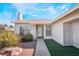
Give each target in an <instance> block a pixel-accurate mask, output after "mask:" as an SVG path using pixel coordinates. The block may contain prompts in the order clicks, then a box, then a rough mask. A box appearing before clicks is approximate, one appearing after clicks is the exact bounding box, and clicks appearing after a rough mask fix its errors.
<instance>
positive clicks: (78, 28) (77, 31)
mask: <svg viewBox="0 0 79 59" xmlns="http://www.w3.org/2000/svg"><path fill="white" fill-rule="evenodd" d="M72 25H73V45H74V46H75V47H77V48H79V21H78V22H73V23H72Z"/></svg>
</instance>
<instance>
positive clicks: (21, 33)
mask: <svg viewBox="0 0 79 59" xmlns="http://www.w3.org/2000/svg"><path fill="white" fill-rule="evenodd" d="M23 34H24V31H23V28H22V26H20V35H23Z"/></svg>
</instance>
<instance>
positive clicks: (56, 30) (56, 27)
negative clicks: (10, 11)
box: [52, 23, 64, 45]
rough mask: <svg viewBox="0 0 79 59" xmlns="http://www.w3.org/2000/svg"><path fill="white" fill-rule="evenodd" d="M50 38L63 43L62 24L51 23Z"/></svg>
mask: <svg viewBox="0 0 79 59" xmlns="http://www.w3.org/2000/svg"><path fill="white" fill-rule="evenodd" d="M52 38H53V40H55V41H57V42H58V43H60V44H61V45H63V44H64V43H63V24H62V23H56V24H53V25H52Z"/></svg>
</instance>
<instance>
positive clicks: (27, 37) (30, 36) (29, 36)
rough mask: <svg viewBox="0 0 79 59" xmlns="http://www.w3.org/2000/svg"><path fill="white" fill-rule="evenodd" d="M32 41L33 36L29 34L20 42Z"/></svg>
mask: <svg viewBox="0 0 79 59" xmlns="http://www.w3.org/2000/svg"><path fill="white" fill-rule="evenodd" d="M32 40H33V36H32V34H30V33H28V34H26V35H24V36H23V38H22V42H30V41H32Z"/></svg>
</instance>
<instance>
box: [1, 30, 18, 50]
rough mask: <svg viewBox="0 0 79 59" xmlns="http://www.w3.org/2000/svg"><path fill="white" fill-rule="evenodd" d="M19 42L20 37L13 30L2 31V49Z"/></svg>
mask: <svg viewBox="0 0 79 59" xmlns="http://www.w3.org/2000/svg"><path fill="white" fill-rule="evenodd" d="M18 43H19V37H18V36H17V35H15V34H14V33H12V32H8V31H5V30H4V31H3V32H1V33H0V49H2V48H4V47H13V46H17V45H18Z"/></svg>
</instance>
